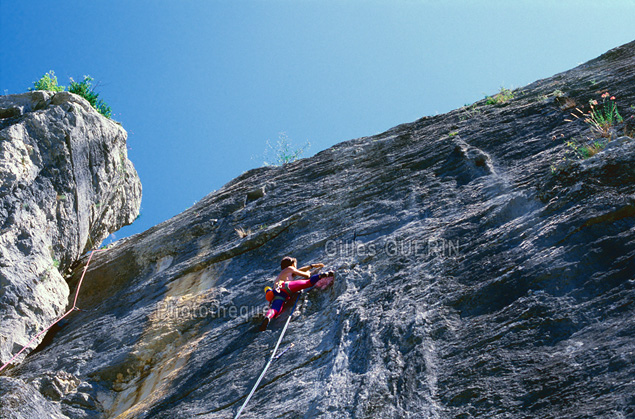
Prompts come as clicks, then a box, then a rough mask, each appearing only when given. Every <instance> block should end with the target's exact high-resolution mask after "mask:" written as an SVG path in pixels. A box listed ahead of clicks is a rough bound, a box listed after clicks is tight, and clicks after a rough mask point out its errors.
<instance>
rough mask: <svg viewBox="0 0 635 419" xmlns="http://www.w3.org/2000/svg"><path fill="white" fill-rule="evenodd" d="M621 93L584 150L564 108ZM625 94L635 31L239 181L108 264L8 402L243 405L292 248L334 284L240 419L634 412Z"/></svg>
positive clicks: (139, 410) (92, 270) (632, 147)
mask: <svg viewBox="0 0 635 419" xmlns="http://www.w3.org/2000/svg"><path fill="white" fill-rule="evenodd" d="M607 91H608V92H610V93H611V94H612V95H614V96H615V103H617V104H618V110H619V111H620V113H621V115H622V116H623V117H624V121H623V122H619V123H616V124H615V125H614V126H613V127H611V128H610V132H609V133H607V135H608V136H609V137H605V138H599V139H598V141H605V140H607V139H608V138H611V141H610V142H608V145H607V147H606V148H604V149H603V150H602V151H599V152H598V153H597V154H596V155H595V156H593V157H591V158H588V159H584V160H582V159H576V158H574V157H573V156H572V148H571V147H570V146H567V145H566V144H565V141H569V140H571V139H580V138H586V137H594V136H596V135H597V133H594V132H592V130H591V128H590V126H589V124H587V123H585V122H584V121H583V120H582V119H576V118H572V117H571V113H572V112H575V108H576V107H577V108H579V109H581V110H582V111H584V112H587V111H588V110H589V100H596V99H597V100H600V101H601V100H602V99H600V98H601V95H602V94H604V93H605V92H607ZM632 105H635V42H634V43H630V44H627V45H625V46H622V47H620V48H616V49H614V50H612V51H609V52H608V53H606V54H604V55H602V56H601V57H599V58H597V59H595V60H592V61H590V62H588V63H586V64H583V65H581V66H579V67H577V68H575V69H573V70H570V71H567V72H565V73H561V74H558V75H555V76H553V77H551V78H548V79H545V80H539V81H537V82H535V83H532V84H530V85H528V86H525V87H523V88H521V89H518V90H516V91H514V98H513V99H510V100H505V99H503V98H492V99H490V100H489V101H486V100H483V101H480V102H477V103H475V104H474V105H472V106H468V107H464V108H461V109H457V110H455V111H452V112H449V113H447V114H445V115H439V116H435V117H427V118H422V119H420V120H418V121H415V122H413V123H409V124H404V125H400V126H398V127H395V128H393V129H391V130H389V131H387V132H385V133H383V134H379V135H376V136H372V137H366V138H360V139H356V140H352V141H348V142H344V143H341V144H339V145H336V146H334V147H332V148H330V149H328V150H325V151H323V152H321V153H319V154H317V155H316V156H314V157H312V158H309V159H305V160H301V161H298V162H295V163H292V164H288V165H285V166H283V167H279V168H260V169H255V170H252V171H250V172H247V173H245V174H243V175H242V176H240V177H238V178H237V179H235V180H233V181H232V182H230V183H229V184H227V185H225V186H224V187H223V188H222V189H220V190H219V191H217V192H214V193H212V194H210V195H208V196H207V197H205V198H204V199H202V200H201V201H200V202H198V203H197V204H196V205H194V206H193V207H192V208H190V209H189V210H187V211H185V212H183V213H182V214H180V215H178V216H176V217H174V218H172V219H171V220H168V221H166V222H164V223H162V224H160V225H158V226H156V227H154V228H152V229H150V230H148V231H146V232H145V233H142V234H139V235H136V236H133V237H131V238H128V239H124V240H122V241H120V242H118V243H116V244H115V245H114V246H113V247H111V248H110V249H108V250H106V251H102V252H100V253H96V254H95V255H94V258H93V260H92V262H91V264H90V266H89V269H88V273H87V276H86V278H85V282H84V285H83V287H82V290H81V293H80V302H81V306H82V308H84V309H86V310H87V311H84V312H79V313H76V314H74V315H73V316H72V317H70V318H69V319H68V321H67V322H66V323H65V324H63V325H62V326H61V327H60V329H59V331H57V333H56V334H55V335H54V336H49V343H48V344H47V345H46V346H45V347H41V348H40V350H38V351H37V352H36V353H34V354H32V355H30V356H29V357H28V358H27V359H26V360H25V362H23V363H22V364H20V365H19V366H16V367H15V368H12V369H10V370H9V371H7V373H6V374H4V376H2V377H0V387H1V388H2V391H3V393H2V395H1V396H0V412H2V414H3V415H4V416H5V417H12V418H26V417H31V416H30V415H32V414H33V413H32V412H39V411H46V412H49V415H50V416H51V417H59V418H64V417H69V418H114V417H117V418H174V417H188V418H189V417H201V418H230V417H233V416H234V415H235V414H236V412H237V410H238V408H239V406H240V405H241V404H242V402H243V401H244V398H245V396H246V395H247V393H248V392H249V390H250V389H251V386H252V385H253V384H254V383H255V381H256V378H257V377H258V375H259V374H260V371H261V369H262V368H263V366H264V365H265V363H266V362H267V360H268V356H269V354H270V351H271V349H272V348H273V345H274V344H275V341H276V339H277V336H278V334H279V333H280V331H281V328H282V325H283V322H284V320H285V315H284V314H283V315H282V316H281V318H279V319H276V320H275V321H274V322H273V323H272V325H271V327H270V329H269V330H268V331H266V332H263V333H259V332H256V328H257V325H258V323H259V319H260V317H259V313H261V312H262V309H263V308H264V299H263V292H262V288H263V286H264V285H266V284H268V283H270V281H271V279H272V277H273V276H274V275H275V274H276V273H277V270H276V268H277V266H278V263H279V260H280V259H281V258H282V257H283V256H285V255H287V254H290V255H293V256H296V257H297V258H298V259H299V260H300V263H301V264H302V263H311V262H318V261H322V262H324V263H326V264H327V265H328V266H329V267H332V268H334V269H336V272H337V278H336V280H335V283H334V284H333V286H332V287H331V288H328V289H326V290H323V291H318V290H316V291H312V292H310V293H308V294H306V295H304V296H302V298H301V300H300V303H299V308H298V310H297V315H296V316H295V317H294V319H292V321H291V323H290V326H289V330H288V332H287V334H286V336H285V338H284V341H283V347H284V348H286V347H289V345H290V344H291V343H293V344H294V346H293V347H291V348H290V349H289V350H288V351H287V352H286V353H285V354H284V355H283V356H282V357H281V358H280V359H279V360H276V361H275V362H274V363H273V366H272V368H271V369H270V370H269V371H268V373H267V375H266V376H265V379H264V380H263V382H262V384H261V386H260V388H259V389H258V391H257V392H256V393H255V396H254V398H253V399H252V400H251V402H250V404H249V405H248V407H247V409H246V410H245V412H244V414H243V416H242V417H245V418H274V417H280V418H380V417H381V418H537V417H540V418H552V417H553V418H571V419H573V418H627V417H635V407H634V406H635V398H634V396H633V395H634V394H635V384H634V383H635V381H633V378H634V377H635V366H634V365H635V362H634V361H635V355H634V354H635V352H634V350H635V320H634V318H635V316H634V314H635V307H634V305H633V301H634V300H635V290H634V288H635V279H634V277H633V273H634V272H635V141H634V140H633V139H632V138H631V137H632V136H633V128H634V127H633V124H632V123H631V121H632V118H631V117H632V116H633V115H634V114H635V111H634V109H633V107H632ZM568 120H571V122H569V121H568ZM616 122H617V121H616ZM565 158H566V160H563V159H565ZM237 231H238V232H240V234H238V233H237ZM82 262H83V263H85V262H86V257H84V258H83V259H82ZM82 267H83V266H82V264H80V265H79V266H77V267H75V269H74V271H73V275H72V276H71V278H70V279H69V285H70V287H71V289H74V287H75V286H76V285H77V281H78V279H79V277H80V274H81V270H82Z"/></svg>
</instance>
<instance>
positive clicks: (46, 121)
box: [0, 91, 141, 364]
mask: <svg viewBox="0 0 635 419" xmlns="http://www.w3.org/2000/svg"><path fill="white" fill-rule="evenodd" d="M140 201H141V184H140V182H139V178H138V176H137V173H136V171H135V169H134V167H133V166H132V163H131V162H130V161H129V160H128V158H127V152H126V132H125V131H124V130H123V128H121V126H119V125H118V124H116V123H114V122H113V121H111V120H108V119H106V118H104V117H103V116H101V115H100V114H99V113H98V112H96V111H95V110H94V109H93V108H92V107H91V106H90V104H89V103H88V102H87V101H86V100H84V99H83V98H81V97H79V96H76V95H74V94H72V93H68V92H62V93H53V92H44V91H36V92H30V93H24V94H21V95H10V96H2V97H0V286H1V288H0V316H1V317H2V322H1V323H0V363H1V364H4V363H5V362H7V361H9V359H10V358H11V357H12V355H13V354H14V353H17V352H18V351H19V350H20V349H21V348H22V347H23V346H24V345H25V344H27V342H29V340H31V338H32V337H33V336H34V335H36V334H37V333H38V332H39V331H40V330H42V328H43V327H45V326H46V325H47V324H50V323H51V322H52V321H53V320H55V319H56V318H57V317H59V316H60V315H61V314H62V313H64V311H65V308H66V306H67V304H68V295H69V289H68V285H67V282H66V280H65V279H64V278H63V277H62V273H64V272H65V271H67V270H68V269H69V268H70V267H71V265H72V264H73V263H75V262H76V261H77V260H78V259H79V258H80V257H81V255H82V254H83V253H84V252H86V250H88V249H91V248H94V247H96V246H98V245H99V243H101V241H102V240H103V239H104V238H106V237H107V236H108V235H109V234H110V233H111V232H113V231H116V230H118V229H119V228H121V227H122V226H124V225H126V224H130V223H131V222H132V221H133V220H134V219H135V217H136V216H137V214H138V210H139V205H140ZM38 343H39V342H38ZM24 355H26V353H25V354H23V355H21V357H20V358H19V359H16V360H15V361H14V362H15V363H17V362H20V361H21V360H22V359H23V358H24Z"/></svg>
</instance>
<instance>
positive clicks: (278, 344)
mask: <svg viewBox="0 0 635 419" xmlns="http://www.w3.org/2000/svg"><path fill="white" fill-rule="evenodd" d="M311 289H313V287H311V288H307V289H304V290H302V291H300V292H299V293H298V297H297V298H296V299H295V303H293V308H292V309H291V312H290V313H289V318H288V319H287V322H286V323H285V324H284V327H283V328H282V333H280V337H279V338H278V342H277V343H276V346H275V348H273V353H272V354H271V358H269V362H267V365H265V368H264V369H263V370H262V373H260V377H258V380H257V381H256V384H254V387H253V388H252V389H251V391H250V392H249V395H248V396H247V398H246V399H245V402H244V403H243V405H242V406H240V409H238V413H236V417H235V418H234V419H238V417H240V414H241V413H242V411H243V409H244V408H245V406H247V403H249V400H250V399H251V396H253V395H254V393H255V392H256V389H257V388H258V384H260V381H262V377H264V376H265V373H266V372H267V370H268V369H269V366H270V365H271V362H273V360H274V359H278V358H280V357H281V356H282V354H284V353H285V352H286V351H288V350H289V349H291V347H292V346H293V344H291V345H290V346H289V347H288V348H286V349H284V350H283V351H282V352H281V353H280V354H279V355H278V356H276V352H277V351H278V347H279V346H280V342H282V338H283V337H284V334H285V332H286V331H287V326H289V322H290V321H291V317H292V316H293V312H294V311H295V307H296V306H297V305H298V301H299V300H300V294H303V293H305V292H309V291H310V290H311Z"/></svg>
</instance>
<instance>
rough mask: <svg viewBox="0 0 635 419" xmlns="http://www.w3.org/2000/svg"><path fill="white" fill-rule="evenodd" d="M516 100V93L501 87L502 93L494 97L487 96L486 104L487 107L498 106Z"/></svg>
mask: <svg viewBox="0 0 635 419" xmlns="http://www.w3.org/2000/svg"><path fill="white" fill-rule="evenodd" d="M513 98H514V92H512V91H511V90H509V89H506V88H504V87H501V89H500V91H499V92H498V93H497V94H495V95H494V96H487V100H486V101H485V103H486V104H487V105H498V104H501V103H506V102H508V101H510V100H512V99H513Z"/></svg>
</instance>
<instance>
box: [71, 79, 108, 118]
mask: <svg viewBox="0 0 635 419" xmlns="http://www.w3.org/2000/svg"><path fill="white" fill-rule="evenodd" d="M92 81H93V78H92V77H90V76H84V80H82V81H81V82H76V81H75V80H73V78H72V77H71V84H70V86H69V87H68V91H69V92H71V93H75V94H77V95H80V96H81V97H83V98H84V99H86V100H87V101H88V102H89V103H90V104H91V106H92V107H93V108H95V109H97V111H98V112H99V113H100V114H102V115H103V116H105V117H106V118H110V117H111V116H112V109H110V106H108V105H107V104H106V103H105V102H104V101H103V100H101V99H99V93H97V92H95V87H93V85H92Z"/></svg>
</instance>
